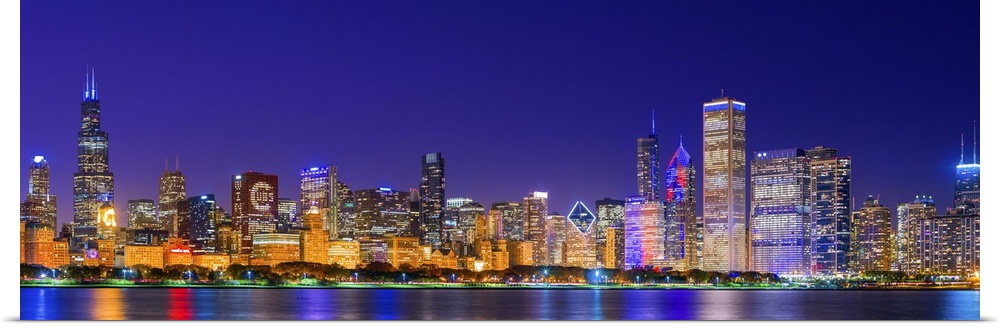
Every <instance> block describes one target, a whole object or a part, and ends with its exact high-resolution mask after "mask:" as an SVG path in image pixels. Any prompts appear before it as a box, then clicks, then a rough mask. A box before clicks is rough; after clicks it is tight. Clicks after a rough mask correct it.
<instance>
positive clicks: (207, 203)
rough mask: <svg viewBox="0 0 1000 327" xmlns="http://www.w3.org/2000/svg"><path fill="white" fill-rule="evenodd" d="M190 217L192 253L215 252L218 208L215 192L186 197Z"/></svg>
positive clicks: (216, 247)
mask: <svg viewBox="0 0 1000 327" xmlns="http://www.w3.org/2000/svg"><path fill="white" fill-rule="evenodd" d="M187 205H188V215H189V217H190V219H189V222H190V228H191V231H190V241H189V242H188V244H189V245H190V246H191V252H192V253H194V254H196V255H197V254H203V253H216V252H217V251H218V242H217V237H218V234H217V231H218V223H219V222H218V210H216V207H217V206H216V204H215V194H202V195H198V196H193V197H190V198H188V199H187Z"/></svg>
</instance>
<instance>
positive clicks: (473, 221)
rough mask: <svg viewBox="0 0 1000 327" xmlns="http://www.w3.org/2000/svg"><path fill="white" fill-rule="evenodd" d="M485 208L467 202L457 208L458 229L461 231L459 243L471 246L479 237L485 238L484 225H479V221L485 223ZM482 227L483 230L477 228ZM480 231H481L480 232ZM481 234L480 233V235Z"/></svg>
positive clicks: (477, 203)
mask: <svg viewBox="0 0 1000 327" xmlns="http://www.w3.org/2000/svg"><path fill="white" fill-rule="evenodd" d="M485 216H486V208H484V207H483V205H482V204H479V202H469V203H466V204H463V205H462V206H461V207H458V228H459V230H460V231H461V234H460V235H461V236H462V239H461V241H462V242H464V243H468V244H473V243H475V242H476V241H477V240H479V239H480V237H482V236H485V235H484V234H485V227H486V226H485V224H479V223H478V222H479V221H480V220H483V222H485V220H484V217H485ZM479 225H482V227H483V228H478V227H479ZM480 229H483V230H482V231H480ZM480 232H482V233H480Z"/></svg>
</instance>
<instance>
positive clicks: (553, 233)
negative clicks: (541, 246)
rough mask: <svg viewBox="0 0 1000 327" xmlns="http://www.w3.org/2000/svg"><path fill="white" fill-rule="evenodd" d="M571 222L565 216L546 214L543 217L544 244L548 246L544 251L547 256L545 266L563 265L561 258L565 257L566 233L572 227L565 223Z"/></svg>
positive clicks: (570, 223)
mask: <svg viewBox="0 0 1000 327" xmlns="http://www.w3.org/2000/svg"><path fill="white" fill-rule="evenodd" d="M572 224H573V223H572V222H569V221H568V220H567V219H566V217H565V216H560V215H548V216H547V217H545V245H546V246H547V247H548V248H547V249H546V251H545V252H546V254H547V256H548V258H547V260H546V265H547V266H565V262H564V261H563V259H565V258H566V256H565V249H566V233H567V230H568V229H569V228H571V227H572V226H567V225H572ZM572 228H575V227H572Z"/></svg>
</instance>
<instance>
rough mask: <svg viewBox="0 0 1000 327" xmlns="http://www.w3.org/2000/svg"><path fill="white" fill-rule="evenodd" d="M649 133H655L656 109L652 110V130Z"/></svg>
mask: <svg viewBox="0 0 1000 327" xmlns="http://www.w3.org/2000/svg"><path fill="white" fill-rule="evenodd" d="M650 134H653V135H656V110H653V132H652V133H650Z"/></svg>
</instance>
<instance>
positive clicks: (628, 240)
mask: <svg viewBox="0 0 1000 327" xmlns="http://www.w3.org/2000/svg"><path fill="white" fill-rule="evenodd" d="M623 229H624V238H625V260H624V265H625V267H626V268H635V267H645V266H646V265H651V264H654V263H656V262H662V260H663V258H664V249H663V240H664V236H663V233H664V230H665V229H664V216H663V202H662V201H659V200H649V199H647V198H646V197H645V196H641V195H640V196H630V197H628V199H627V200H626V201H625V226H624V228H623Z"/></svg>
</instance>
